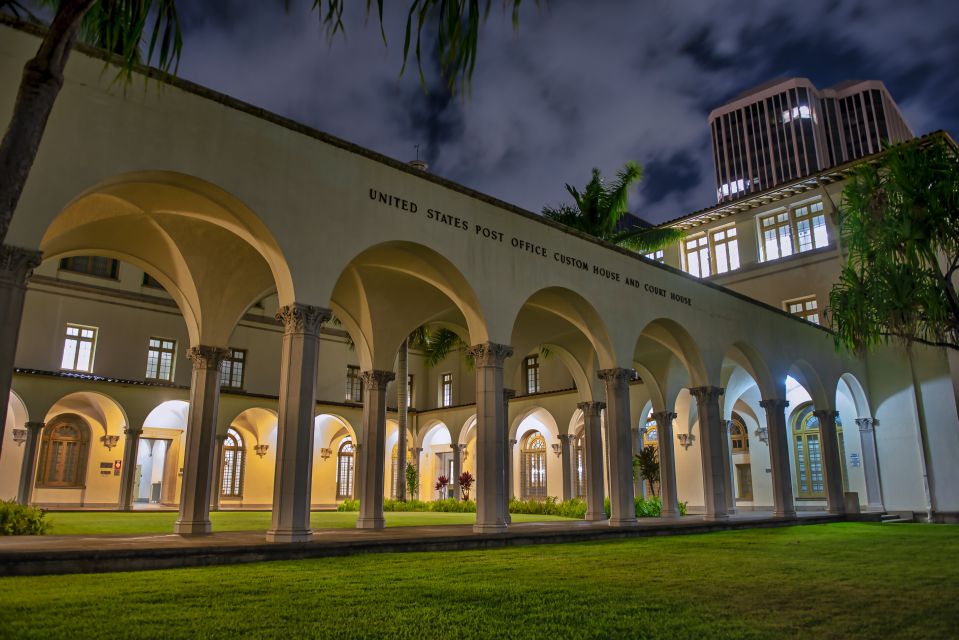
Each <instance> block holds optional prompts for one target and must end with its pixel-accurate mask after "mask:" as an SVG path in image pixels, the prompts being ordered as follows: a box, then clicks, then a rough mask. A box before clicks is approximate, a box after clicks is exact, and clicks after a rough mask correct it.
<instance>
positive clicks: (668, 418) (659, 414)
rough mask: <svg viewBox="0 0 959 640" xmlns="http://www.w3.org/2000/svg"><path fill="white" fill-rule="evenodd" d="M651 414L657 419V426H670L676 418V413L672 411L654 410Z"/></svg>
mask: <svg viewBox="0 0 959 640" xmlns="http://www.w3.org/2000/svg"><path fill="white" fill-rule="evenodd" d="M649 415H650V416H651V417H652V419H653V420H655V421H656V426H657V427H665V426H669V425H671V424H673V420H675V419H676V414H675V413H673V412H672V411H654V412H653V413H651V414H649Z"/></svg>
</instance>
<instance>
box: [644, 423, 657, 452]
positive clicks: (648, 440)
mask: <svg viewBox="0 0 959 640" xmlns="http://www.w3.org/2000/svg"><path fill="white" fill-rule="evenodd" d="M643 446H644V447H658V446H659V429H657V428H656V420H655V419H653V418H650V419H649V420H647V421H646V431H645V432H644V433H643Z"/></svg>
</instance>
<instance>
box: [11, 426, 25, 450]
mask: <svg viewBox="0 0 959 640" xmlns="http://www.w3.org/2000/svg"><path fill="white" fill-rule="evenodd" d="M13 441H14V442H16V443H17V446H18V447H19V446H20V445H21V444H23V443H24V442H26V441H27V430H26V429H14V430H13Z"/></svg>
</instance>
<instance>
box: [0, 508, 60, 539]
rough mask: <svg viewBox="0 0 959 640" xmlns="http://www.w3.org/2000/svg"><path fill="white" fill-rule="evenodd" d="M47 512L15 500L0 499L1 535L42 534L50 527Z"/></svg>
mask: <svg viewBox="0 0 959 640" xmlns="http://www.w3.org/2000/svg"><path fill="white" fill-rule="evenodd" d="M45 515H46V514H45V513H44V512H43V511H41V510H40V509H37V508H36V507H26V506H23V505H21V504H17V503H16V501H14V500H0V536H42V535H43V534H45V533H46V532H47V531H48V530H49V529H50V523H49V522H47V521H46V520H44V519H43V518H44V516H45Z"/></svg>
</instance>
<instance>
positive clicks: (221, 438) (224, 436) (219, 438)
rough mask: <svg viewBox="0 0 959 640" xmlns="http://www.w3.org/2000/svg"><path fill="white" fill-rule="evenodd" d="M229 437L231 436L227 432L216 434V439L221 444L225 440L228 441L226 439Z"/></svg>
mask: <svg viewBox="0 0 959 640" xmlns="http://www.w3.org/2000/svg"><path fill="white" fill-rule="evenodd" d="M229 437H230V436H229V435H228V434H226V433H218V434H216V441H217V442H219V443H220V444H223V443H224V442H226V439H227V438H229Z"/></svg>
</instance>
